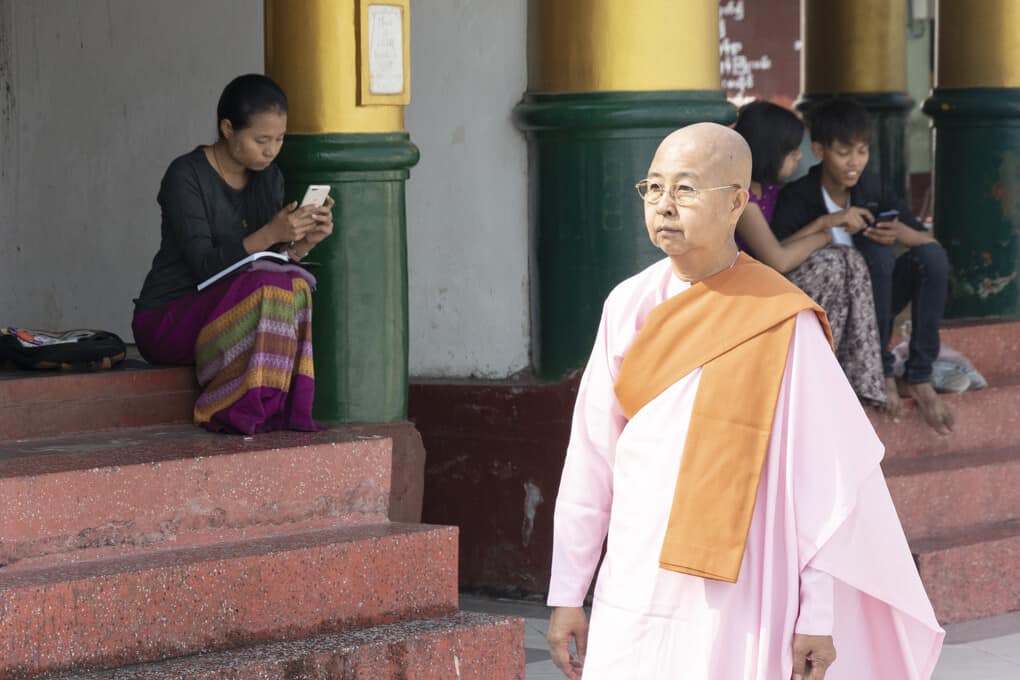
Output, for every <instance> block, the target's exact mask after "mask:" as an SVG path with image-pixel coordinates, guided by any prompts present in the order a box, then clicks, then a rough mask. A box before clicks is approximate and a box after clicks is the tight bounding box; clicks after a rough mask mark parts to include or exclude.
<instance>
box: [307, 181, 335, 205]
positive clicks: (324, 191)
mask: <svg viewBox="0 0 1020 680" xmlns="http://www.w3.org/2000/svg"><path fill="white" fill-rule="evenodd" d="M328 197H329V185H328V184H309V185H308V189H306V190H305V197H304V198H302V199H301V206H300V207H302V208H304V207H307V206H310V205H311V206H315V207H316V208H318V207H319V206H321V205H323V204H325V203H326V198H328Z"/></svg>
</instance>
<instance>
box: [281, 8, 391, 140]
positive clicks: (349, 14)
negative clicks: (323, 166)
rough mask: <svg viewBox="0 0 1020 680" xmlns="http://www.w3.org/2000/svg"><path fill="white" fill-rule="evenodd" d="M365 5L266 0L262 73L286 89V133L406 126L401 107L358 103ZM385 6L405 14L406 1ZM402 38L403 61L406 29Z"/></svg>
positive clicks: (315, 132) (384, 130)
mask: <svg viewBox="0 0 1020 680" xmlns="http://www.w3.org/2000/svg"><path fill="white" fill-rule="evenodd" d="M367 4H368V3H367V2H364V1H362V0H300V1H295V0H265V40H266V75H268V76H269V77H271V78H273V79H274V80H275V81H276V82H278V83H279V84H280V86H281V87H282V88H283V89H284V91H285V92H286V93H287V98H288V100H289V104H290V107H289V108H290V111H289V112H288V116H287V129H288V131H289V132H295V133H304V134H322V133H333V132H342V133H350V132H396V131H400V130H403V129H404V107H403V106H402V105H400V104H383V105H379V104H373V105H369V106H362V105H360V104H359V85H360V81H359V77H360V71H359V69H361V68H362V63H361V62H362V54H361V49H360V45H361V42H362V41H361V40H359V38H361V36H360V33H361V30H362V28H361V27H362V16H361V12H362V11H363V10H364V6H366V5H367ZM379 4H384V3H379ZM385 4H392V5H401V6H402V7H403V10H404V12H405V13H406V12H407V0H403V2H401V0H396V1H393V2H388V3H385ZM364 40H367V37H365V38H364ZM403 42H404V60H405V61H404V63H405V64H407V63H408V62H407V54H408V46H409V36H408V31H406V30H405V31H404V32H403ZM407 78H409V75H408V74H407V73H406V70H405V79H407Z"/></svg>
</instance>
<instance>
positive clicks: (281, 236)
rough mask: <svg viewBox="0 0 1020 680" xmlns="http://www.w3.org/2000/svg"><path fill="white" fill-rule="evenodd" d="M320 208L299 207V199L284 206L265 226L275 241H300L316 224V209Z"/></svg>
mask: <svg viewBox="0 0 1020 680" xmlns="http://www.w3.org/2000/svg"><path fill="white" fill-rule="evenodd" d="M316 210H319V208H317V207H314V206H305V207H303V208H299V207H298V206H297V201H294V202H292V203H290V204H289V205H285V206H283V208H282V209H281V210H280V212H278V213H276V216H275V217H273V219H272V221H271V222H270V223H269V224H267V225H266V226H265V228H266V229H267V230H268V232H269V235H270V237H271V238H272V242H273V243H290V242H292V241H300V240H301V239H303V238H304V237H305V235H306V234H307V233H308V232H309V231H311V230H312V228H314V227H315V225H316V219H315V211H316Z"/></svg>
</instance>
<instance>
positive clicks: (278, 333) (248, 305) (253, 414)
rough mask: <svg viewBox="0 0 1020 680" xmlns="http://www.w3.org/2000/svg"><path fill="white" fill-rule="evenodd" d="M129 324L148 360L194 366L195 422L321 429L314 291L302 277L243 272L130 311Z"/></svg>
mask: <svg viewBox="0 0 1020 680" xmlns="http://www.w3.org/2000/svg"><path fill="white" fill-rule="evenodd" d="M132 329H133V330H134V334H135V342H136V343H137V344H138V349H139V351H140V352H141V354H142V356H143V357H145V359H146V360H147V361H149V362H151V363H155V364H194V365H195V368H196V373H197V376H198V384H199V386H200V387H201V393H200V394H199V397H198V401H197V402H196V403H195V411H194V418H195V424H196V425H200V426H202V427H204V428H206V429H208V430H212V431H214V432H235V433H241V434H254V433H256V432H268V431H271V430H282V429H290V430H306V431H315V430H318V429H319V428H318V426H317V425H316V424H315V421H314V420H312V401H313V398H314V395H315V371H314V369H313V367H312V294H311V288H310V286H309V284H308V282H307V281H306V280H305V278H303V277H302V276H300V275H298V274H296V273H294V272H287V271H248V272H242V273H240V274H238V275H236V276H234V277H231V278H229V279H226V280H224V281H220V282H219V283H216V284H215V285H213V286H210V287H209V288H207V289H205V290H203V291H202V292H195V293H190V294H188V295H186V296H185V297H183V298H179V299H177V300H174V301H173V302H169V303H167V304H165V305H163V306H162V307H160V308H159V309H155V310H141V311H136V312H135V316H134V320H133V322H132Z"/></svg>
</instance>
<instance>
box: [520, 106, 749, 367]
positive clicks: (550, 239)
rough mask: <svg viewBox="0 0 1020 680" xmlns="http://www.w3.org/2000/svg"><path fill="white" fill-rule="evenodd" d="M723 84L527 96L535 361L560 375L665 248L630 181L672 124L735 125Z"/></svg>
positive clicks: (579, 361)
mask: <svg viewBox="0 0 1020 680" xmlns="http://www.w3.org/2000/svg"><path fill="white" fill-rule="evenodd" d="M734 118H735V110H734V108H733V106H732V105H730V104H729V103H727V101H726V99H725V96H724V94H723V93H722V92H720V91H697V92H691V91H688V92H629V93H615V92H597V93H583V94H527V95H525V97H524V100H523V101H522V102H521V103H520V104H519V105H518V106H517V108H516V110H515V111H514V119H515V121H516V122H517V125H518V126H519V127H520V128H521V129H522V130H524V131H525V133H526V134H527V138H528V158H529V162H528V165H529V175H530V184H529V205H530V206H531V211H530V212H531V223H532V225H533V229H532V241H531V249H532V263H531V282H532V283H531V295H532V300H531V308H532V311H533V313H532V363H533V365H534V367H535V370H536V373H537V374H538V375H539V376H540V377H542V378H545V379H549V380H556V379H560V378H562V377H563V376H564V375H565V374H566V373H568V372H570V371H572V370H574V369H576V368H580V367H582V366H583V365H584V363H585V362H586V361H587V359H588V355H589V353H590V352H591V345H592V341H593V339H594V337H595V331H596V329H597V327H598V323H599V316H600V315H601V313H602V303H603V301H604V300H605V297H606V295H607V294H608V293H609V291H610V290H612V288H613V287H614V286H615V285H616V284H617V283H619V282H620V281H622V280H624V279H626V278H627V277H629V276H631V275H633V274H636V273H637V272H639V271H641V270H642V269H643V268H645V267H647V266H648V265H650V264H652V263H653V262H655V261H656V260H659V259H662V257H664V256H663V254H662V251H660V250H659V249H658V248H656V247H655V246H653V245H652V244H651V242H650V241H649V239H648V233H647V231H646V230H645V226H644V205H643V204H642V202H641V198H640V197H639V196H638V194H637V191H635V189H634V184H636V183H637V182H638V181H639V180H641V179H643V178H644V177H645V175H646V174H647V172H648V165H649V163H651V160H652V156H653V155H654V154H655V149H656V148H657V147H658V145H659V143H660V142H661V141H662V138H663V137H665V136H666V135H667V134H669V133H670V132H671V131H673V130H675V129H677V128H679V127H683V126H684V125H688V124H690V123H695V122H699V121H716V122H720V123H732V122H733V120H734Z"/></svg>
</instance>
